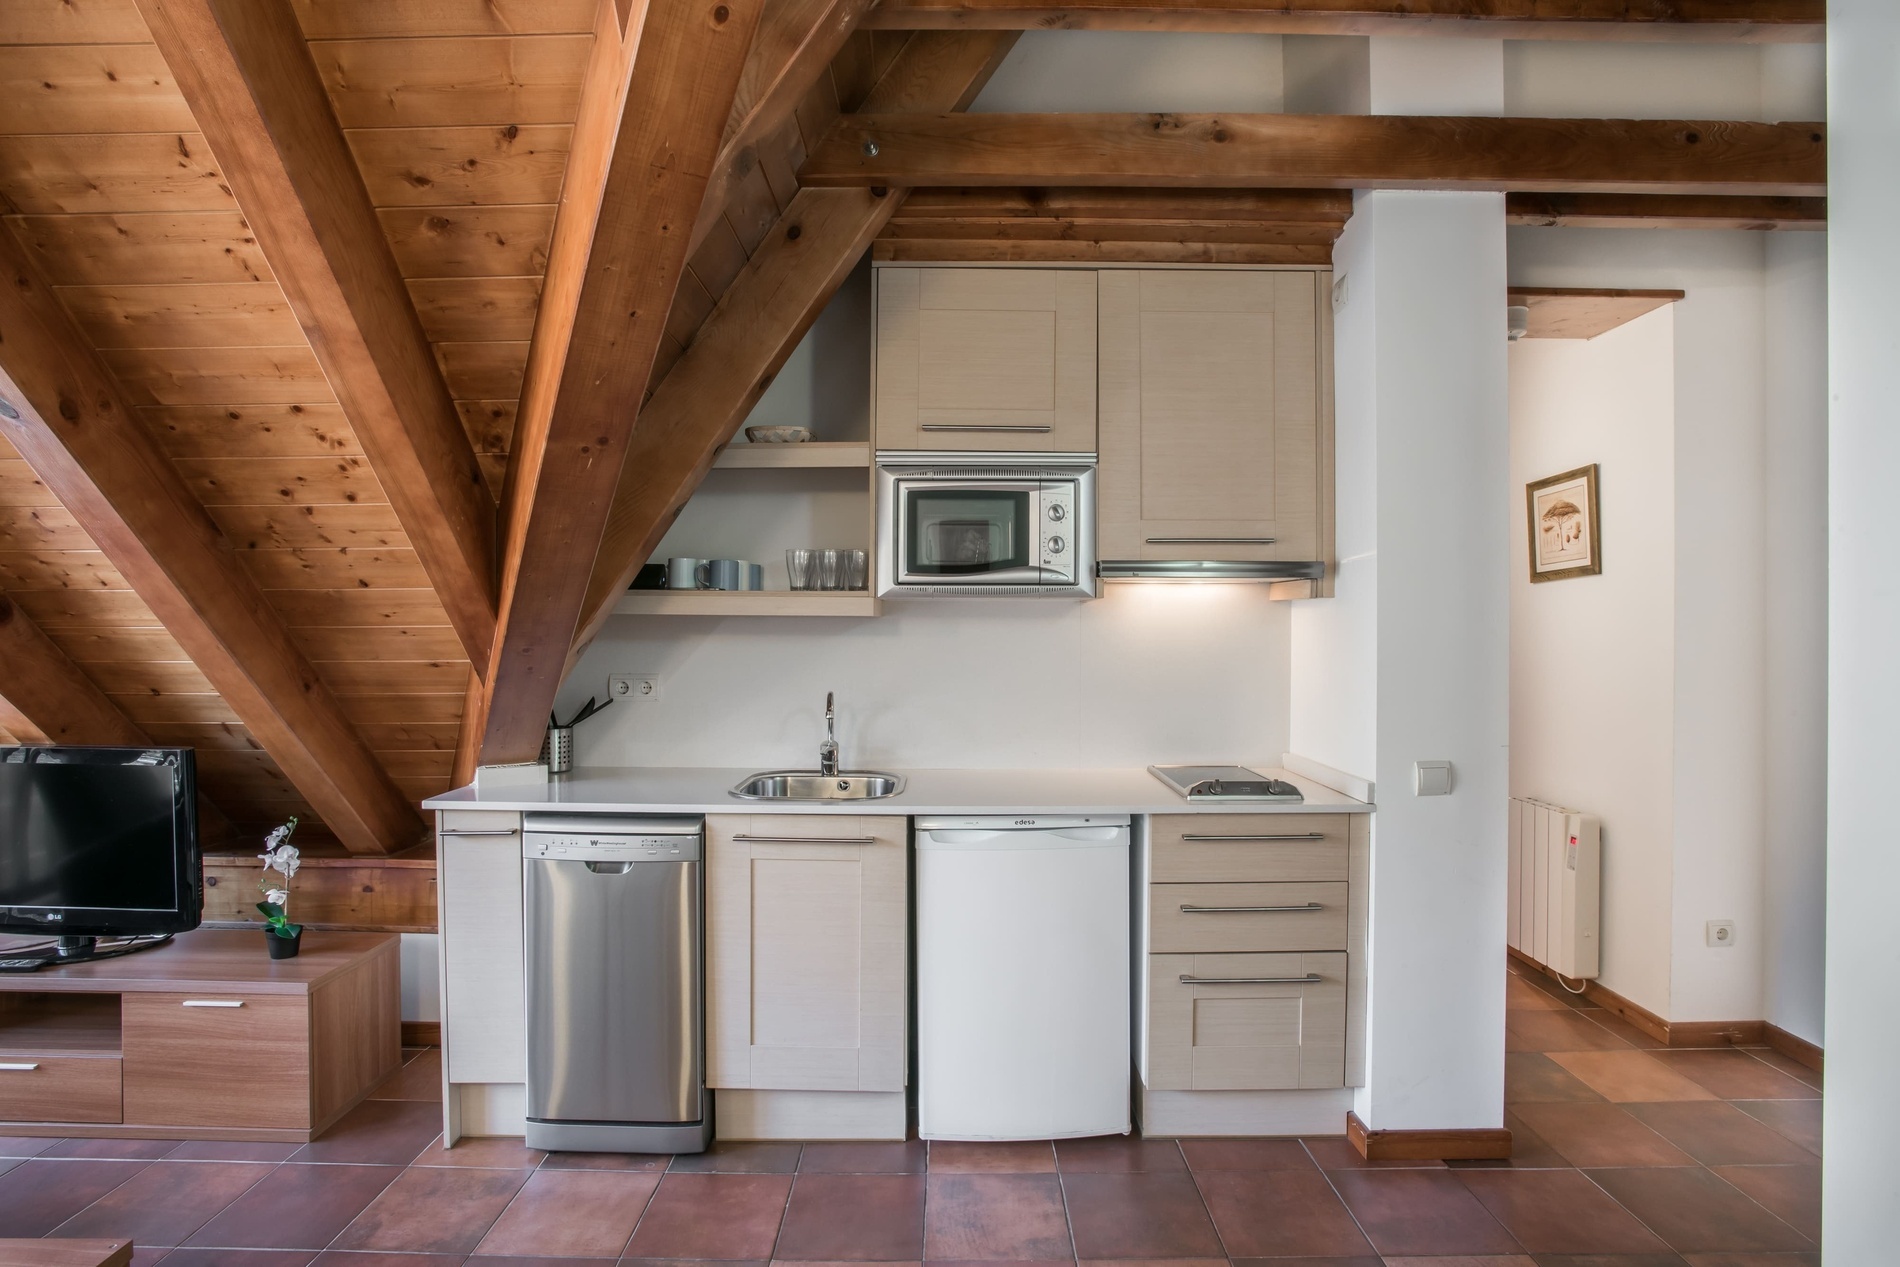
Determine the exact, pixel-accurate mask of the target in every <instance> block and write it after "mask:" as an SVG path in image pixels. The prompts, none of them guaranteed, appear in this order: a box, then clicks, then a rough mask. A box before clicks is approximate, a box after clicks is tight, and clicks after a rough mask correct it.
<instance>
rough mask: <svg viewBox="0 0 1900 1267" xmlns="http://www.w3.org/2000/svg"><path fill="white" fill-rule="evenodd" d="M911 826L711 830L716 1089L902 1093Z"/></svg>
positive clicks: (711, 1070)
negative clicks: (907, 849)
mask: <svg viewBox="0 0 1900 1267" xmlns="http://www.w3.org/2000/svg"><path fill="white" fill-rule="evenodd" d="M907 843H908V842H907V824H906V820H904V819H902V818H884V817H875V818H874V817H858V816H856V815H850V816H846V815H837V816H832V815H803V814H785V815H777V814H774V815H764V814H760V815H729V814H718V815H711V816H708V818H707V819H706V856H707V867H706V954H707V973H706V1005H707V1006H706V1029H707V1044H706V1045H707V1057H708V1059H707V1083H708V1085H710V1086H714V1087H746V1088H752V1089H754V1090H789V1091H902V1090H903V1089H904V1044H905V1024H906V1019H907V1001H906V996H905V982H906V980H907V977H908V974H909V953H908V945H909V934H908V914H907V903H908V883H907V878H906V877H907V852H906V845H907Z"/></svg>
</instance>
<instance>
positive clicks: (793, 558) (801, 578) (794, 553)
mask: <svg viewBox="0 0 1900 1267" xmlns="http://www.w3.org/2000/svg"><path fill="white" fill-rule="evenodd" d="M817 553H818V552H817V551H816V550H787V551H786V552H785V572H786V575H787V576H789V577H790V578H791V585H792V588H793V589H795V590H808V589H810V588H811V587H812V584H811V582H812V572H813V571H814V569H815V564H816V559H815V556H816V555H817Z"/></svg>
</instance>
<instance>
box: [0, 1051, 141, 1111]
mask: <svg viewBox="0 0 1900 1267" xmlns="http://www.w3.org/2000/svg"><path fill="white" fill-rule="evenodd" d="M118 1120H119V1058H118V1057H117V1056H33V1055H0V1121H7V1122H116V1121H118Z"/></svg>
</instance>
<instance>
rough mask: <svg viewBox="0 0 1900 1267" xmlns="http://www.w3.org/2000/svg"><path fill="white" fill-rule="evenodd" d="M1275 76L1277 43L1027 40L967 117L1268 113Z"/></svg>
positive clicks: (1183, 38) (1104, 34) (1104, 36)
mask: <svg viewBox="0 0 1900 1267" xmlns="http://www.w3.org/2000/svg"><path fill="white" fill-rule="evenodd" d="M1281 76H1282V71H1281V62H1280V37H1279V36H1277V35H1195V34H1184V33H1176V32H1146V31H1025V32H1024V33H1023V35H1022V38H1021V39H1019V40H1017V42H1016V47H1015V48H1013V49H1011V50H1010V52H1009V56H1007V57H1005V58H1004V59H1003V64H1002V65H1001V66H999V67H997V69H996V74H995V75H994V76H992V77H991V79H990V82H989V83H988V84H987V85H985V86H984V88H983V91H982V92H981V93H979V94H978V95H977V98H976V100H975V102H973V103H972V104H971V106H970V109H971V111H972V112H974V113H978V114H983V113H996V114H1005V113H1011V112H1018V111H1021V112H1036V113H1053V112H1070V113H1081V112H1089V111H1122V110H1133V111H1141V112H1160V111H1169V110H1182V111H1189V110H1193V111H1200V110H1209V111H1222V110H1224V111H1230V112H1235V113H1239V112H1243V111H1244V112H1247V113H1253V114H1272V113H1277V112H1278V111H1279V109H1280V105H1281V100H1282V79H1281Z"/></svg>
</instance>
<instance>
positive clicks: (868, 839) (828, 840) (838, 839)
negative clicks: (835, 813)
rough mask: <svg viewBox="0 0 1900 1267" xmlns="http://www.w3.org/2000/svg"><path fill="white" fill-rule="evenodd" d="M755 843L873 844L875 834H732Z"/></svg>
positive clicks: (875, 841) (875, 840) (736, 837)
mask: <svg viewBox="0 0 1900 1267" xmlns="http://www.w3.org/2000/svg"><path fill="white" fill-rule="evenodd" d="M733 839H734V840H743V841H746V842H747V843H749V844H755V845H875V844H876V843H877V837H876V836H734V837H733Z"/></svg>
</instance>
